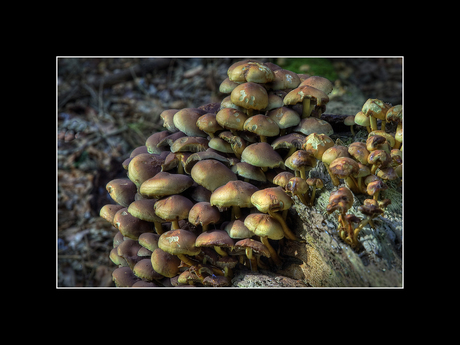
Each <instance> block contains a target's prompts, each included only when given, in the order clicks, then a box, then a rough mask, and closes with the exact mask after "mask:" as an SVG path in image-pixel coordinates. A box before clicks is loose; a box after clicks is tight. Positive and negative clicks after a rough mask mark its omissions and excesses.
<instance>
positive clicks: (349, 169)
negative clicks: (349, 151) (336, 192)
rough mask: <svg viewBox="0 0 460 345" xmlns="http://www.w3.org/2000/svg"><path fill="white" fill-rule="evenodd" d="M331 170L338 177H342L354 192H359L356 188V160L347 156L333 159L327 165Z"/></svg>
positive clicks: (357, 167)
mask: <svg viewBox="0 0 460 345" xmlns="http://www.w3.org/2000/svg"><path fill="white" fill-rule="evenodd" d="M329 169H331V172H332V173H333V174H334V175H335V176H337V177H338V178H341V179H344V180H345V182H346V184H347V186H348V187H349V188H350V189H351V190H352V191H354V192H356V193H360V190H358V182H357V181H356V180H355V176H357V175H358V172H359V165H358V163H357V162H356V161H354V160H353V159H351V158H348V157H340V158H336V159H334V161H332V163H331V165H330V166H329Z"/></svg>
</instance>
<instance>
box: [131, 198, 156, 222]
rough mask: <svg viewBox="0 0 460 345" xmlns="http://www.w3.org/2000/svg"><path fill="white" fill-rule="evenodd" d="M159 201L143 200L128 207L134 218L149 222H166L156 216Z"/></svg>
mask: <svg viewBox="0 0 460 345" xmlns="http://www.w3.org/2000/svg"><path fill="white" fill-rule="evenodd" d="M157 201H158V200H157V199H142V200H136V201H133V202H132V203H131V204H130V205H129V207H128V213H129V214H131V215H132V216H134V217H136V218H139V219H142V220H145V221H147V222H160V223H162V222H164V220H163V219H161V218H160V217H158V216H157V215H156V214H155V209H154V206H155V203H156V202H157Z"/></svg>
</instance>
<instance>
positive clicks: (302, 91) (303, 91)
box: [283, 85, 329, 105]
mask: <svg viewBox="0 0 460 345" xmlns="http://www.w3.org/2000/svg"><path fill="white" fill-rule="evenodd" d="M305 97H308V98H310V99H312V100H316V104H317V105H322V104H325V103H327V102H329V97H328V96H327V95H326V94H325V93H324V92H323V91H321V90H318V89H315V88H314V87H311V86H309V85H301V86H299V87H297V88H295V89H294V90H292V91H291V92H289V93H288V94H287V95H286V97H284V100H283V102H284V104H286V105H294V104H297V103H300V102H302V101H303V99H304V98H305Z"/></svg>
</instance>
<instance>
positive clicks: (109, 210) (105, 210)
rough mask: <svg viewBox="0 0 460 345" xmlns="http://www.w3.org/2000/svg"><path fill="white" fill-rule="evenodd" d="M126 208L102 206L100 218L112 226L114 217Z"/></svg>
mask: <svg viewBox="0 0 460 345" xmlns="http://www.w3.org/2000/svg"><path fill="white" fill-rule="evenodd" d="M125 207H126V206H123V205H111V204H107V205H104V206H102V208H101V210H100V211H99V216H101V217H102V218H104V219H105V220H106V221H108V222H109V223H110V224H112V223H113V217H115V214H116V213H117V212H118V211H119V210H120V209H122V208H125Z"/></svg>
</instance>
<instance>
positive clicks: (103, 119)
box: [56, 58, 402, 287]
mask: <svg viewBox="0 0 460 345" xmlns="http://www.w3.org/2000/svg"><path fill="white" fill-rule="evenodd" d="M156 60H158V59H140V58H58V59H57V75H56V78H57V85H58V87H57V92H58V95H57V96H58V98H57V121H56V133H57V139H56V146H57V166H58V170H57V172H56V178H57V185H58V190H57V199H58V207H57V210H56V213H57V218H58V228H57V232H56V248H57V255H56V260H57V263H58V265H57V272H56V286H58V287H111V286H114V284H113V282H112V277H111V273H112V271H113V270H114V269H115V268H116V266H115V265H114V264H113V263H112V262H111V261H110V259H109V252H110V250H111V249H112V241H113V236H114V235H115V234H116V232H117V230H116V229H115V228H113V227H112V226H111V225H110V224H108V223H107V222H106V221H105V220H103V219H101V218H100V217H99V210H100V208H101V207H102V206H103V205H105V204H107V203H111V202H112V200H111V199H110V197H109V195H108V194H107V192H106V190H105V185H106V184H107V182H109V181H110V180H112V179H115V178H120V177H125V176H126V171H125V170H124V169H123V168H122V162H123V161H124V160H125V159H126V158H127V157H129V154H130V153H131V151H132V150H133V149H134V148H135V147H138V146H141V145H144V143H145V140H146V138H147V137H148V136H150V135H151V134H152V133H154V132H156V131H159V130H163V127H162V121H161V119H159V114H160V113H161V112H162V111H163V110H166V109H170V108H184V107H198V106H200V105H204V104H208V103H212V102H220V101H221V100H222V99H223V98H224V97H225V96H226V95H223V94H221V93H219V85H220V83H221V82H222V81H223V80H224V79H225V78H226V71H227V69H228V67H229V66H230V65H231V64H233V63H234V62H236V61H239V60H240V59H230V58H209V59H208V58H181V59H178V58H176V59H167V60H166V61H162V62H161V64H158V65H155V64H156V62H157V61H156ZM259 60H262V61H264V60H265V61H269V60H270V61H271V62H274V63H280V62H279V60H278V59H259ZM329 60H330V62H331V65H332V66H333V68H334V72H335V74H336V75H337V79H336V80H335V81H334V83H335V90H334V94H333V95H332V96H331V102H330V103H329V104H328V106H327V111H326V113H327V114H341V115H354V114H356V112H358V111H359V110H360V109H361V107H362V105H363V104H364V102H365V101H366V100H367V99H368V98H379V99H382V100H384V101H386V102H390V103H392V104H401V103H402V96H401V95H402V59H400V58H374V59H343V58H340V59H339V58H338V59H329ZM312 68H313V65H312V66H305V67H304V69H305V70H306V71H307V73H308V70H309V69H312ZM123 73H124V74H123ZM114 76H116V77H117V76H119V77H120V78H118V79H117V78H113V77H114ZM342 129H343V127H342V128H341V130H342ZM334 139H340V140H342V141H345V140H350V139H351V135H350V133H349V132H348V131H347V129H345V130H343V131H340V132H338V133H337V135H336V137H335V138H334ZM320 169H321V167H319V168H318V170H315V171H313V172H311V173H313V174H314V173H316V171H317V173H318V174H320V173H322V171H321V170H320ZM398 188H399V190H401V186H399V187H398ZM323 193H324V196H323V198H325V197H326V193H327V192H326V191H324V192H323ZM321 194H322V193H321V192H319V194H318V198H320V197H321ZM398 197H399V196H398ZM357 199H358V198H357ZM358 201H359V199H358V200H357V202H358ZM302 207H303V205H301V204H299V203H296V205H295V207H293V208H292V209H291V211H290V214H289V222H290V225H291V226H293V228H296V229H298V231H299V235H300V236H301V237H302V238H307V237H308V236H310V237H311V238H310V240H309V241H307V242H308V243H313V244H314V245H310V246H309V244H308V243H307V245H305V244H304V245H303V246H299V245H298V244H297V243H295V242H292V241H287V242H288V243H289V245H285V246H281V248H280V250H281V252H280V255H281V256H282V257H283V258H284V259H285V261H284V264H283V267H282V268H281V269H280V270H278V272H276V274H275V273H273V272H269V271H266V272H264V271H261V272H259V273H258V274H252V275H250V276H249V275H247V274H246V273H248V272H246V271H244V270H243V271H241V272H235V278H234V279H233V284H234V286H262V287H269V286H314V285H315V284H319V285H318V286H321V285H324V284H330V285H331V286H352V285H359V282H361V283H362V285H361V286H369V285H373V286H376V285H377V286H378V281H379V277H380V275H381V274H382V272H385V273H384V275H386V276H388V275H389V274H390V275H392V276H391V277H390V279H389V280H387V282H388V281H390V282H391V283H394V285H393V286H400V285H401V255H400V253H401V250H402V249H401V247H402V225H401V224H402V223H401V218H402V210H401V212H399V210H400V206H399V209H398V207H395V209H396V212H395V213H394V214H390V215H389V216H388V217H387V218H385V217H381V219H380V218H379V219H378V220H377V221H376V224H377V225H379V231H378V234H377V235H375V234H374V233H373V232H372V231H371V230H367V229H366V231H365V230H363V234H362V236H363V237H362V241H363V249H362V250H361V251H353V250H351V249H350V248H349V247H348V246H347V245H345V244H344V242H343V241H341V240H340V239H339V237H338V234H336V233H335V230H334V228H335V226H336V224H335V223H334V217H332V216H330V215H326V214H324V211H322V210H320V209H319V210H318V209H314V208H313V209H309V208H306V209H304V208H302ZM376 236H378V237H379V238H380V237H382V238H385V240H382V239H379V240H378V241H376V239H375V237H376ZM385 241H386V242H388V244H385V245H383V246H382V243H386V242H385ZM320 242H324V243H327V244H328V247H330V253H331V254H330V255H326V254H325V253H320V254H321V255H319V254H318V253H315V250H317V248H320V247H321V248H325V246H319V245H315V244H317V243H320ZM390 249H391V250H390ZM394 253H397V254H396V255H394ZM391 255H393V256H391ZM324 257H327V258H328V260H326V261H324V260H320V259H319V258H324ZM351 261H353V264H356V265H358V266H359V267H360V270H358V271H357V272H344V271H343V267H345V266H346V267H348V266H349V262H351ZM323 266H324V269H322V270H321V269H316V270H312V269H311V267H323ZM370 267H372V269H369V268H370ZM361 268H362V270H361ZM367 270H369V271H370V272H371V273H369V274H368V275H366V274H365V271H367ZM378 272H380V273H379V274H380V275H379V274H378ZM312 274H315V276H311V275H312ZM326 275H327V276H326ZM356 275H358V276H359V275H361V276H362V278H357V277H356ZM331 276H333V279H331V278H330V277H331ZM376 276H377V277H376ZM309 282H310V283H309ZM371 282H372V284H371ZM334 284H335V285H334Z"/></svg>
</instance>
